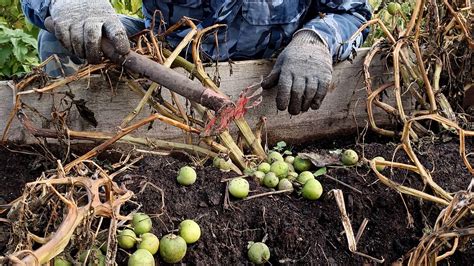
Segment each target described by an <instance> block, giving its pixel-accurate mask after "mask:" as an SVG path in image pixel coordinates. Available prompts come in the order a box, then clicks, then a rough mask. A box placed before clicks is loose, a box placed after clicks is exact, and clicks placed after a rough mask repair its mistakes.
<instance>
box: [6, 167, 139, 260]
mask: <svg viewBox="0 0 474 266" xmlns="http://www.w3.org/2000/svg"><path fill="white" fill-rule="evenodd" d="M132 196H133V192H131V191H130V190H128V189H126V188H125V187H124V186H122V187H119V186H118V185H117V184H116V183H115V182H113V180H112V178H111V175H109V174H107V172H106V171H105V170H103V169H102V168H100V167H99V166H98V165H97V164H95V163H94V162H93V161H90V160H87V159H85V160H81V161H74V162H71V163H69V164H68V165H66V166H65V167H63V166H62V164H61V162H58V168H57V170H56V173H54V174H51V175H48V176H46V175H44V174H43V175H42V176H41V177H40V178H39V180H37V181H35V182H31V183H28V184H27V185H26V188H25V190H24V193H23V195H22V196H21V197H20V198H18V199H17V200H15V201H14V202H13V203H11V207H10V210H9V213H8V215H7V218H8V219H9V220H10V221H12V228H13V231H14V232H15V234H13V235H14V236H15V237H14V238H13V239H12V240H11V241H10V243H9V246H11V247H12V248H11V250H14V252H13V253H11V254H9V255H7V256H6V257H5V258H2V257H0V263H2V265H8V263H11V264H12V265H43V264H45V263H48V262H49V261H50V260H51V259H53V258H54V257H56V256H57V255H58V254H60V253H62V252H63V251H64V250H65V249H66V248H68V249H71V250H72V249H73V248H78V249H79V251H78V252H77V253H78V254H80V253H82V252H84V251H87V250H89V249H90V248H91V246H93V245H89V244H93V243H94V242H95V241H96V240H97V239H96V237H97V234H94V232H95V231H98V230H99V229H100V227H101V223H102V219H103V218H108V219H109V220H110V225H109V230H108V235H107V237H106V240H107V241H106V243H107V247H108V248H107V256H106V257H107V259H108V261H115V255H116V252H117V245H116V237H115V234H116V229H117V223H119V222H120V221H127V220H130V219H131V218H130V217H127V216H123V215H122V214H120V208H121V207H122V205H124V204H125V203H127V202H128V201H129V200H130V198H131V197H132ZM63 213H64V217H63V215H62V214H63ZM92 227H97V228H96V229H93V228H92ZM35 232H40V233H42V234H44V236H39V235H36V234H35Z"/></svg>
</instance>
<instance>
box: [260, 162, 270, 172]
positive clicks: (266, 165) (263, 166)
mask: <svg viewBox="0 0 474 266" xmlns="http://www.w3.org/2000/svg"><path fill="white" fill-rule="evenodd" d="M257 170H258V171H260V172H264V173H265V174H266V173H268V172H270V164H269V163H266V162H263V163H261V164H260V165H259V166H258V168H257Z"/></svg>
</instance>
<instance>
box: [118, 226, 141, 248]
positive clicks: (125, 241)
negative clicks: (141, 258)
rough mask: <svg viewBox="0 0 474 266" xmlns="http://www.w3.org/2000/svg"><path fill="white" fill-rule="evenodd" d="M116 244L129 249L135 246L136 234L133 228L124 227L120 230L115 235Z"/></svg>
mask: <svg viewBox="0 0 474 266" xmlns="http://www.w3.org/2000/svg"><path fill="white" fill-rule="evenodd" d="M117 240H118V245H119V246H120V247H121V248H124V249H130V248H133V246H135V243H136V242H137V235H136V234H135V232H133V230H130V229H124V230H122V231H121V232H120V233H119V235H118V236H117Z"/></svg>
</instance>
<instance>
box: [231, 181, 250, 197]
mask: <svg viewBox="0 0 474 266" xmlns="http://www.w3.org/2000/svg"><path fill="white" fill-rule="evenodd" d="M249 190H250V185H249V182H248V181H247V180H245V179H243V178H235V179H232V180H231V181H230V182H229V193H230V194H231V195H232V196H234V197H236V198H238V199H242V198H245V197H247V196H248V194H249Z"/></svg>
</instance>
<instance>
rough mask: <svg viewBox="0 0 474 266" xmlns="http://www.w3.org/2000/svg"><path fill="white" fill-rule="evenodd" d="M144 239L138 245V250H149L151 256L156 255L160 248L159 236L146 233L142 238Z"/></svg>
mask: <svg viewBox="0 0 474 266" xmlns="http://www.w3.org/2000/svg"><path fill="white" fill-rule="evenodd" d="M140 238H141V239H142V240H141V241H140V243H139V244H138V245H137V248H138V249H146V250H148V251H149V252H150V253H151V255H155V253H156V252H157V251H158V248H159V247H160V240H159V239H158V237H157V236H155V235H154V234H152V233H144V234H143V235H141V236H140Z"/></svg>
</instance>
